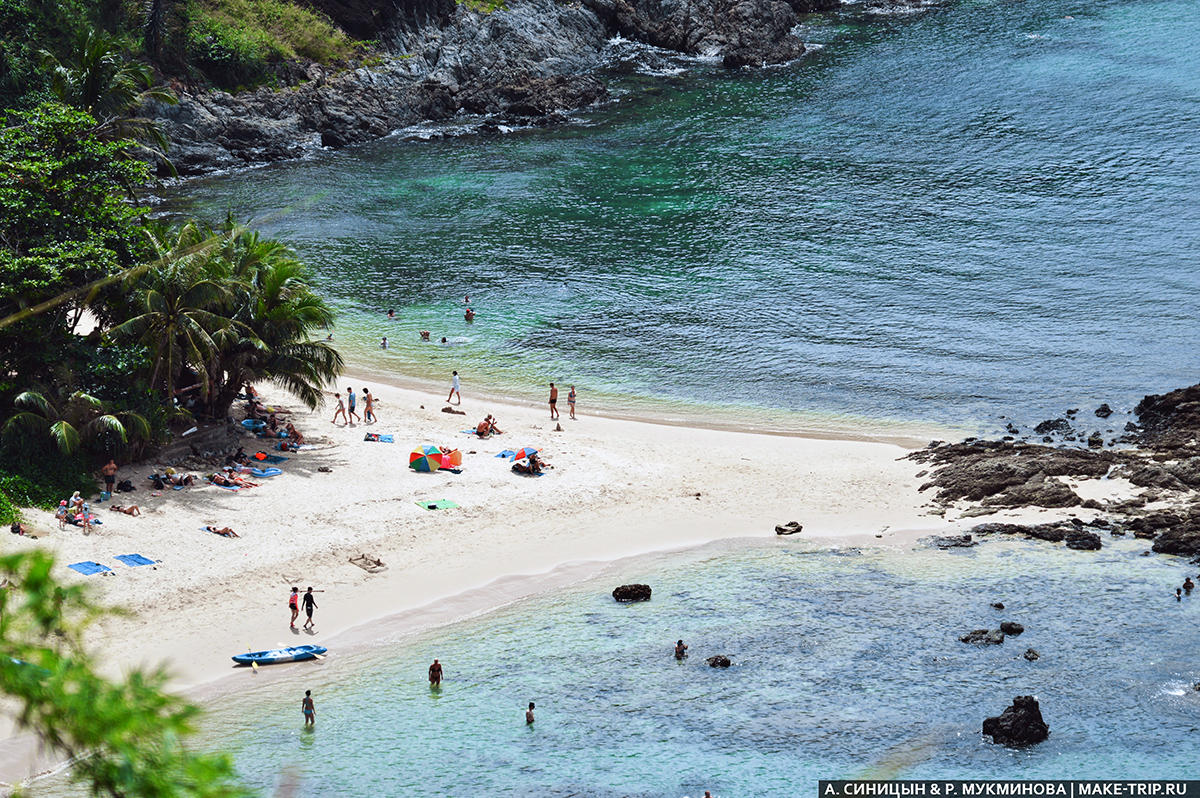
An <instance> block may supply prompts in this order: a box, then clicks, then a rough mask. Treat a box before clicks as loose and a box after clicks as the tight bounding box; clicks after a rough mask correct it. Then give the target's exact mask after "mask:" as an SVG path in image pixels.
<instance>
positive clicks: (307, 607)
mask: <svg viewBox="0 0 1200 798" xmlns="http://www.w3.org/2000/svg"><path fill="white" fill-rule="evenodd" d="M302 603H303V604H304V612H305V614H306V615H308V620H307V621H305V622H304V628H305V629H311V628H313V619H312V614H313V610H315V609H316V608H317V600H316V599H315V598H313V592H312V586H309V588H308V592H307V593H305V594H304V600H303V602H302Z"/></svg>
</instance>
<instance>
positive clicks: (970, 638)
mask: <svg viewBox="0 0 1200 798" xmlns="http://www.w3.org/2000/svg"><path fill="white" fill-rule="evenodd" d="M958 640H959V642H960V643H973V644H974V645H977V646H998V645H1000V644H1001V643H1003V642H1004V633H1003V632H1000V631H988V630H987V629H976V630H974V631H971V632H967V633H966V634H965V635H963V636H962V637H960V638H958Z"/></svg>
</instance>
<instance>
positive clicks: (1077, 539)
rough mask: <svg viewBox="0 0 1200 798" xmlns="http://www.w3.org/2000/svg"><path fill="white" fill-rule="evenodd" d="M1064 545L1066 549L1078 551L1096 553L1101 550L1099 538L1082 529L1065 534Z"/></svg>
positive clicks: (1093, 533)
mask: <svg viewBox="0 0 1200 798" xmlns="http://www.w3.org/2000/svg"><path fill="white" fill-rule="evenodd" d="M1066 543H1067V548H1068V549H1077V550H1079V551H1098V550H1099V549H1100V548H1101V546H1100V536H1099V535H1097V534H1096V533H1095V532H1087V531H1085V530H1082V529H1076V530H1073V531H1071V532H1067V536H1066Z"/></svg>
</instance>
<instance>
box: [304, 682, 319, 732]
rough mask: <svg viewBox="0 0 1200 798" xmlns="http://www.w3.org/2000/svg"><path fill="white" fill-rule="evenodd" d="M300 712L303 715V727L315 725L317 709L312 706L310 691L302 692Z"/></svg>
mask: <svg viewBox="0 0 1200 798" xmlns="http://www.w3.org/2000/svg"><path fill="white" fill-rule="evenodd" d="M300 711H301V712H303V713H304V725H305V726H316V725H317V708H316V707H315V706H313V700H312V690H305V691H304V700H303V701H301V702H300Z"/></svg>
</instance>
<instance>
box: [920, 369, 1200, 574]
mask: <svg viewBox="0 0 1200 798" xmlns="http://www.w3.org/2000/svg"><path fill="white" fill-rule="evenodd" d="M1133 412H1134V416H1135V417H1136V418H1137V421H1136V422H1131V423H1129V424H1128V425H1126V428H1125V432H1124V433H1123V434H1122V436H1121V437H1120V438H1117V439H1113V440H1108V441H1105V440H1103V439H1102V438H1101V439H1100V440H1099V441H1097V440H1095V438H1096V436H1095V435H1093V436H1088V438H1087V439H1086V440H1087V443H1088V448H1078V447H1077V446H1075V445H1072V444H1073V443H1074V441H1077V440H1079V438H1080V436H1079V435H1078V434H1077V433H1075V432H1074V428H1073V425H1072V419H1073V418H1074V417H1075V416H1077V414H1078V411H1077V410H1072V411H1068V413H1067V414H1066V415H1065V416H1064V417H1063V418H1059V419H1047V420H1046V421H1044V422H1042V423H1041V424H1039V425H1038V430H1039V434H1042V433H1047V434H1046V436H1045V437H1046V438H1048V439H1049V440H1050V441H1051V442H1050V443H1029V442H1024V441H1016V440H1013V439H1012V438H1011V436H1006V438H1007V439H1002V440H977V439H973V438H969V439H967V440H965V441H963V442H961V443H954V444H947V443H943V442H941V441H934V442H932V443H931V444H930V445H929V446H928V447H927V448H925V449H923V450H921V451H918V452H914V453H913V454H911V455H908V457H909V458H910V459H912V460H915V461H917V462H919V463H922V464H926V465H928V466H929V468H928V469H927V470H926V471H923V472H921V473H920V476H925V477H927V478H928V481H927V482H926V483H925V484H924V485H922V486H921V488H920V490H921V491H932V492H933V498H932V501H931V503H930V505H929V507H930V510H929V511H930V512H931V513H932V514H935V515H942V516H945V515H946V514H947V512H957V513H958V514H959V518H960V519H966V518H972V517H979V516H985V515H992V514H994V513H996V512H1000V511H1004V510H1013V509H1030V508H1033V509H1037V510H1042V511H1048V510H1051V509H1053V510H1060V511H1062V510H1071V511H1072V512H1070V513H1067V514H1066V517H1064V518H1059V519H1057V520H1054V521H1049V522H1046V523H1040V524H1027V523H1001V522H994V521H993V522H988V523H981V524H978V525H976V526H975V527H973V528H972V529H970V530H969V533H970V534H969V535H968V536H965V538H964V539H951V538H938V539H936V540H934V541H932V545H936V546H938V547H940V548H953V547H959V546H964V545H972V544H973V538H975V537H980V536H984V537H986V536H988V535H996V534H1000V535H1022V536H1024V537H1027V538H1033V539H1039V540H1046V541H1051V542H1062V543H1064V544H1065V545H1066V546H1067V547H1068V548H1073V549H1080V550H1096V549H1100V548H1101V547H1102V542H1101V534H1102V533H1104V534H1107V535H1109V536H1112V537H1123V536H1125V535H1133V536H1134V537H1137V538H1143V539H1146V540H1150V541H1152V543H1151V546H1150V551H1153V552H1157V553H1161V554H1174V555H1183V556H1188V557H1200V384H1198V385H1193V386H1191V387H1188V388H1180V389H1178V390H1174V391H1171V392H1169V393H1166V394H1162V395H1149V396H1146V397H1145V398H1144V399H1142V401H1141V402H1139V403H1138V405H1137V407H1136V408H1135V409H1134V411H1133ZM1110 414H1111V408H1109V407H1108V405H1102V406H1101V407H1099V408H1097V410H1096V412H1095V415H1096V416H1097V417H1098V418H1107V416H1108V415H1110ZM1052 432H1053V433H1054V434H1056V435H1058V436H1059V441H1058V442H1057V443H1055V442H1054V439H1053V438H1052V437H1050V434H1049V433H1052ZM1106 447H1107V448H1106ZM1085 486H1090V487H1093V488H1094V487H1099V486H1103V487H1105V488H1107V489H1109V490H1107V493H1108V494H1109V495H1108V496H1107V497H1106V498H1102V499H1101V498H1095V497H1093V498H1084V497H1083V496H1081V495H1080V492H1081V491H1083V489H1084V487H1085ZM1114 489H1115V492H1114ZM1147 553H1149V552H1147Z"/></svg>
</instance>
